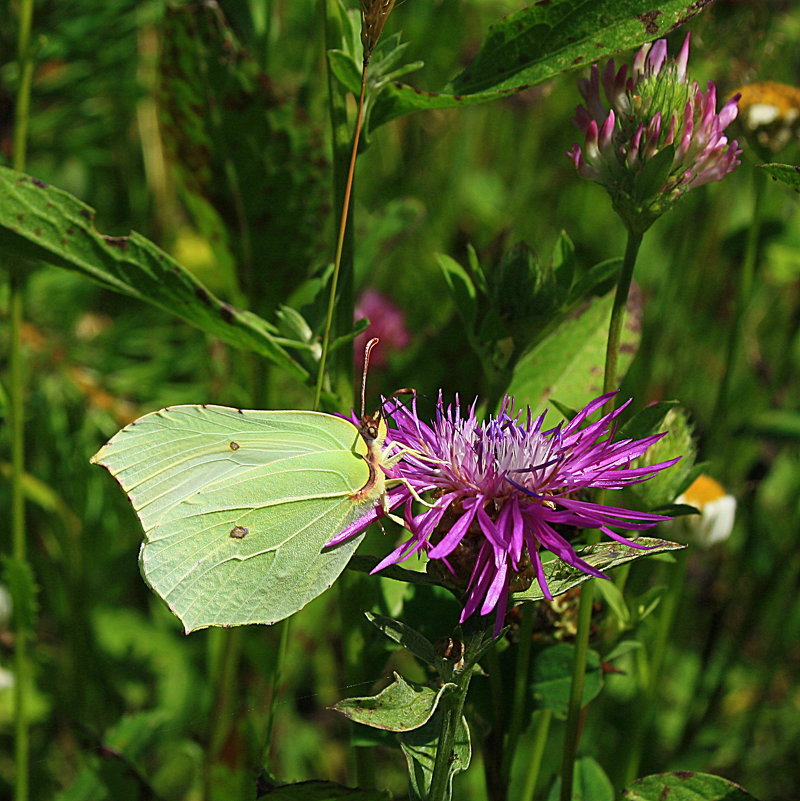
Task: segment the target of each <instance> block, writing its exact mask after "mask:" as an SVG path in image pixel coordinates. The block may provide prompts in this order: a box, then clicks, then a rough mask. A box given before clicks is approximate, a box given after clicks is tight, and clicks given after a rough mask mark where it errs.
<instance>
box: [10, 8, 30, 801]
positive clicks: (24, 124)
mask: <svg viewBox="0 0 800 801" xmlns="http://www.w3.org/2000/svg"><path fill="white" fill-rule="evenodd" d="M32 24H33V0H21V2H20V5H19V28H18V31H17V64H18V68H19V85H18V87H17V96H16V104H15V108H14V132H13V138H12V148H13V150H12V158H11V164H12V166H13V168H14V169H15V170H24V169H25V162H26V155H27V146H28V120H29V117H30V95H31V82H32V79H33V59H32V57H31V41H30V40H31V27H32ZM9 268H10V269H9V271H10V282H9V307H10V308H9V316H10V324H11V332H10V341H9V348H10V352H9V380H10V382H11V386H10V387H9V412H10V418H11V420H10V437H11V554H12V558H13V559H14V561H15V562H16V563H17V564H18V566H19V567H20V568H22V569H25V568H27V567H28V563H27V552H26V551H27V548H26V541H25V497H24V493H23V477H24V474H25V375H24V366H23V354H22V317H23V314H22V312H23V303H24V285H25V279H24V275H23V272H22V271H23V269H24V268H23V265H21V264H19V263H18V262H17V263H11V264H10V265H9ZM19 600H20V607H22V606H23V605H24V601H22V599H19ZM14 601H15V604H16V602H17V599H14ZM28 625H29V621H28V620H26V615H25V614H22V613H18V614H16V615H15V622H14V764H15V775H14V798H15V799H16V801H27V799H28V795H29V777H30V737H29V728H30V722H29V708H28V700H29V696H30V681H31V665H30V663H29V659H28V639H29V637H30V632H29V631H28Z"/></svg>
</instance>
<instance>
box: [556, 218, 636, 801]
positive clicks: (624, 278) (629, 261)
mask: <svg viewBox="0 0 800 801" xmlns="http://www.w3.org/2000/svg"><path fill="white" fill-rule="evenodd" d="M643 236H644V232H643V231H639V230H634V229H632V228H628V241H627V243H626V245H625V256H624V258H623V260H622V267H621V269H620V273H619V277H618V279H617V290H616V292H615V294H614V303H613V306H612V307H611V319H610V320H609V324H608V339H607V341H606V362H605V370H604V373H603V392H604V393H605V392H611V391H612V390H615V389H617V388H618V387H617V380H618V377H617V366H618V364H619V348H620V340H621V338H622V326H623V324H624V322H625V306H626V304H627V302H628V292H629V291H630V288H631V281H632V280H633V270H634V267H635V266H636V257H637V256H638V254H639V248H640V247H641V244H642V237H643ZM614 403H615V399H614V398H613V397H612V398H609V399H608V401H607V402H606V404H605V405H604V406H603V413H604V414H610V413H611V412H613V411H614ZM598 540H599V533H598V532H592V533H591V535H590V537H589V543H590V544H593V543H595V542H597V541H598ZM593 603H594V580H591V581H587V582H586V583H584V584H583V586H582V587H581V600H580V606H579V609H578V631H577V633H576V635H575V660H574V662H573V667H572V687H571V689H570V698H569V706H568V708H567V727H566V733H565V735H564V757H563V762H562V764H561V801H572V784H573V775H574V770H575V758H576V756H577V754H578V742H579V740H580V729H581V720H580V718H581V709H582V708H583V688H584V684H585V680H586V656H587V654H588V652H589V632H590V630H591V625H592V605H593Z"/></svg>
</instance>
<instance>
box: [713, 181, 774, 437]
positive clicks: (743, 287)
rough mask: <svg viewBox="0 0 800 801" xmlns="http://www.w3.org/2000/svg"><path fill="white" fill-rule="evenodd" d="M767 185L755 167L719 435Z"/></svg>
mask: <svg viewBox="0 0 800 801" xmlns="http://www.w3.org/2000/svg"><path fill="white" fill-rule="evenodd" d="M766 186H767V177H766V174H765V173H764V171H763V170H753V216H752V220H751V222H750V227H749V228H748V229H747V239H746V242H745V250H744V259H743V261H742V269H741V270H740V272H739V285H738V287H737V289H736V297H735V300H734V308H733V319H732V320H731V324H730V328H729V330H728V342H727V347H726V351H725V368H724V372H723V373H722V380H721V381H720V383H719V389H718V390H717V398H716V401H715V403H714V413H713V415H712V417H711V419H712V420H714V421H715V422H714V426H713V430H714V432H715V436H716V437H717V438H719V437H721V436H724V435H725V433H726V427H725V425H724V419H725V417H726V415H727V412H728V397H729V395H730V391H731V382H732V380H733V373H734V368H735V363H736V356H737V354H738V352H739V346H740V343H741V339H742V322H743V318H744V314H745V311H746V309H747V305H748V303H749V302H750V298H751V296H752V293H753V283H754V281H755V271H756V257H757V255H758V238H759V234H760V231H761V216H762V211H763V208H764V195H765V190H766Z"/></svg>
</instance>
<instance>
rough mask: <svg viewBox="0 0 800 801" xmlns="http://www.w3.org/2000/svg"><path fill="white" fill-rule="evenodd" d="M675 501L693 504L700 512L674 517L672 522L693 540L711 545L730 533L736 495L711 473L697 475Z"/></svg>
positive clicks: (700, 543) (704, 544)
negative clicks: (708, 474)
mask: <svg viewBox="0 0 800 801" xmlns="http://www.w3.org/2000/svg"><path fill="white" fill-rule="evenodd" d="M676 503H685V504H688V505H689V506H694V508H695V509H697V510H698V511H699V512H700V514H699V515H686V516H685V517H680V518H677V519H676V520H675V521H674V524H673V525H676V526H679V527H680V528H681V529H682V530H683V531H684V532H685V534H686V536H687V537H688V538H689V539H691V540H692V541H693V542H695V543H696V544H698V545H702V546H704V547H710V546H712V545H714V544H716V543H718V542H724V541H725V540H727V539H728V537H730V535H731V531H733V522H734V520H735V518H736V498H734V497H733V495H729V494H728V493H727V492H726V491H725V487H723V486H722V484H720V483H719V482H718V481H716V480H715V479H713V478H711V476H707V475H705V474H701V475H699V476H698V477H697V478H696V479H695V480H694V481H693V482H692V483H691V484H690V485H689V487H688V488H687V489H686V490H685V492H684V493H683V494H682V495H681V496H680V497H678V499H677V501H676Z"/></svg>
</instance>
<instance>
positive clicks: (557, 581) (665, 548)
mask: <svg viewBox="0 0 800 801" xmlns="http://www.w3.org/2000/svg"><path fill="white" fill-rule="evenodd" d="M635 542H636V543H638V544H639V545H644V546H645V547H646V548H647V550H646V551H645V550H641V549H640V548H632V547H631V546H630V545H623V544H622V543H621V542H602V543H598V544H597V545H587V546H586V547H585V548H579V549H578V551H577V553H578V556H580V558H581V559H583V560H584V561H586V562H587V563H588V564H590V565H591V566H592V567H596V568H597V569H598V570H603V571H606V570H610V569H611V568H612V567H619V566H620V565H624V564H625V563H626V562H632V561H633V560H634V559H641V558H642V557H644V556H653V555H654V554H658V553H669V552H670V551H679V550H680V549H681V548H685V547H686V546H685V545H681V544H680V543H678V542H669V541H667V540H659V539H656V538H655V537H637V538H636V540H635ZM544 573H545V577H546V579H547V586H548V587H549V588H550V592H551V593H552V594H553V596H556V595H563V594H564V593H565V592H567V591H569V590H571V589H572V588H573V587H577V586H578V585H579V584H583V582H584V581H588V580H589V579H590V578H592V577H591V576H590V575H589V574H588V573H584V572H583V571H581V570H580V568H577V567H572V566H571V565H568V564H567V563H566V562H562V561H561V560H560V559H554V560H552V561H551V562H546V563H545V565H544ZM512 598H514V600H516V601H541V600H542V598H544V593H543V592H542V590H541V587H539V584H538V583H537V582H534V583H533V584H532V585H531V586H530V587H529V588H528V589H527V590H525V591H524V592H515V593H514V594H513V595H512Z"/></svg>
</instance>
